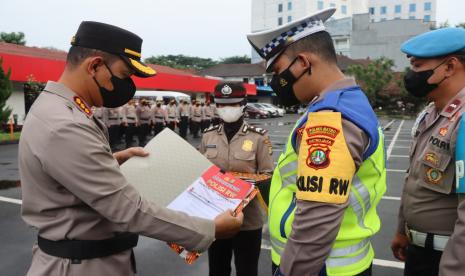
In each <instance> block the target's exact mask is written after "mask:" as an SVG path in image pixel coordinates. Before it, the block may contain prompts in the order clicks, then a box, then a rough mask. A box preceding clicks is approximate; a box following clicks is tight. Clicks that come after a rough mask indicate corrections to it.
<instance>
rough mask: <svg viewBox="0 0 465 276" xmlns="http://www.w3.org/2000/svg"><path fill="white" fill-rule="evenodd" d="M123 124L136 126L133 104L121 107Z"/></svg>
mask: <svg viewBox="0 0 465 276" xmlns="http://www.w3.org/2000/svg"><path fill="white" fill-rule="evenodd" d="M122 114H123V123H125V124H138V123H139V122H138V121H137V114H136V106H135V105H133V104H131V105H130V104H126V105H124V106H123V107H122Z"/></svg>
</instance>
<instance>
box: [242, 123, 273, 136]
mask: <svg viewBox="0 0 465 276" xmlns="http://www.w3.org/2000/svg"><path fill="white" fill-rule="evenodd" d="M248 130H250V131H252V132H255V133H258V134H260V135H265V133H267V132H268V130H266V129H263V128H261V127H255V126H251V125H245V126H244V129H243V130H242V131H243V132H247V131H248Z"/></svg>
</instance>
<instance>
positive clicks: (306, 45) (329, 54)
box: [285, 31, 337, 64]
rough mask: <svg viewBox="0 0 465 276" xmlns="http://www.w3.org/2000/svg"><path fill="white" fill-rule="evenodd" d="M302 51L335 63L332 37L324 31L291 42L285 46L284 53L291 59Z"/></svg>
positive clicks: (335, 57)
mask: <svg viewBox="0 0 465 276" xmlns="http://www.w3.org/2000/svg"><path fill="white" fill-rule="evenodd" d="M303 52H310V53H312V54H315V55H317V56H319V57H320V58H321V59H322V60H324V61H326V62H327V63H330V64H336V63H337V56H336V50H335V49H334V43H333V39H332V38H331V35H330V34H329V33H328V32H326V31H321V32H317V33H314V34H312V35H309V36H307V37H305V38H302V39H300V40H298V41H296V42H294V43H292V44H291V45H289V46H288V47H287V49H286V51H285V54H286V55H287V56H289V57H290V58H291V59H292V58H295V57H297V55H298V54H300V53H303Z"/></svg>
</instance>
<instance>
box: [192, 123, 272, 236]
mask: <svg viewBox="0 0 465 276" xmlns="http://www.w3.org/2000/svg"><path fill="white" fill-rule="evenodd" d="M260 132H261V133H260ZM268 139H269V138H268V135H267V134H266V133H265V131H264V130H261V129H256V128H255V127H253V126H250V125H248V124H247V123H245V122H244V124H243V125H242V127H241V128H240V129H239V131H238V132H237V133H236V135H234V137H233V138H232V139H231V141H230V142H229V143H228V138H227V137H226V134H225V133H224V130H223V125H217V126H214V127H211V128H209V129H207V130H206V131H205V132H204V134H203V136H202V142H201V143H200V148H199V151H200V152H201V153H202V154H203V155H205V156H206V157H207V158H208V159H209V160H210V161H211V162H212V163H213V164H215V165H217V166H218V167H220V168H221V169H222V170H224V171H234V172H245V173H271V172H272V171H273V158H272V156H271V154H272V150H271V147H270V146H269V145H270V143H269V140H268ZM267 140H268V142H266V141H267ZM264 221H265V210H264V209H263V207H262V206H261V205H260V203H259V201H258V199H257V198H255V199H253V200H252V202H250V204H249V205H248V206H247V207H246V208H245V209H244V224H243V225H242V228H241V230H256V229H259V228H261V227H262V226H263V223H264Z"/></svg>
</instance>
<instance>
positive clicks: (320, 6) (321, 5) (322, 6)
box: [318, 1, 325, 10]
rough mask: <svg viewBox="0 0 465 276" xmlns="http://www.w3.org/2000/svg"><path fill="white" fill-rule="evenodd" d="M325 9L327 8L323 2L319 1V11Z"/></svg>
mask: <svg viewBox="0 0 465 276" xmlns="http://www.w3.org/2000/svg"><path fill="white" fill-rule="evenodd" d="M324 8H325V5H324V3H323V1H318V9H319V10H322V9H324Z"/></svg>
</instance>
